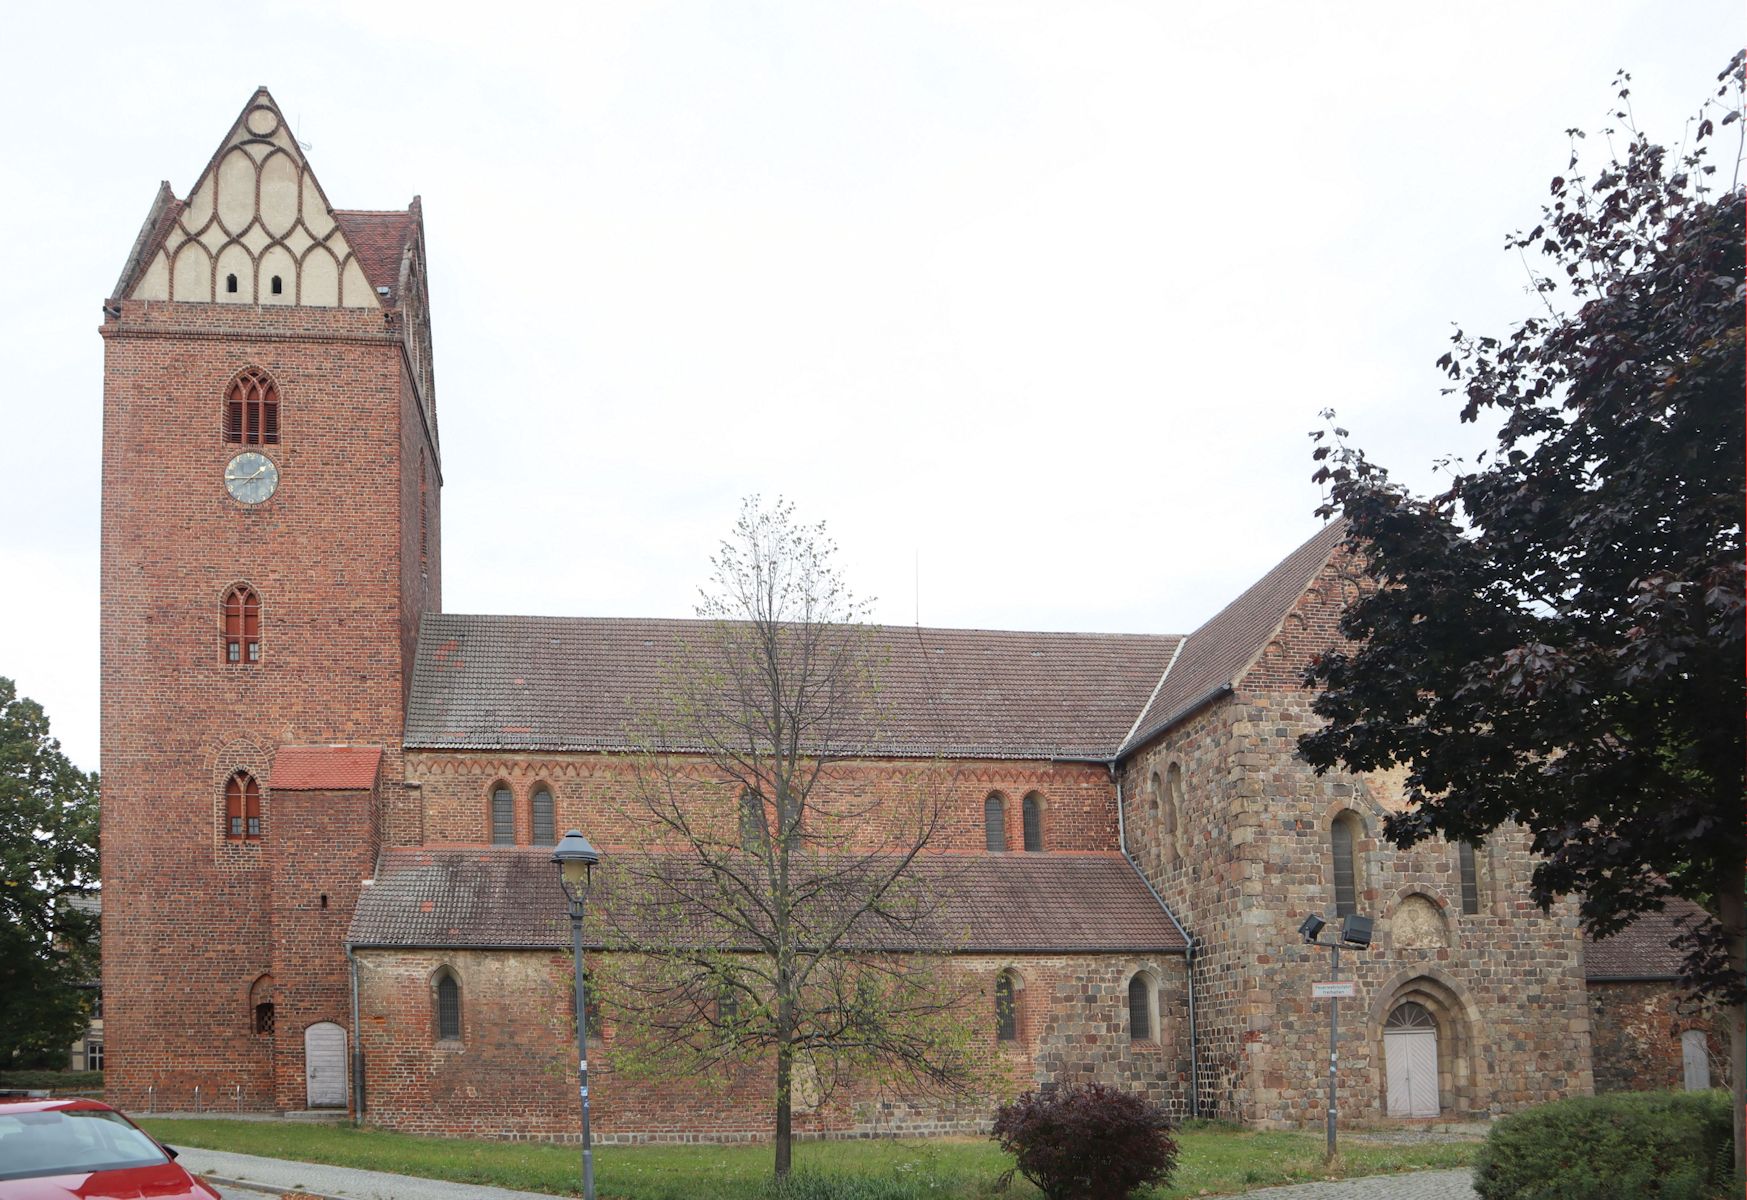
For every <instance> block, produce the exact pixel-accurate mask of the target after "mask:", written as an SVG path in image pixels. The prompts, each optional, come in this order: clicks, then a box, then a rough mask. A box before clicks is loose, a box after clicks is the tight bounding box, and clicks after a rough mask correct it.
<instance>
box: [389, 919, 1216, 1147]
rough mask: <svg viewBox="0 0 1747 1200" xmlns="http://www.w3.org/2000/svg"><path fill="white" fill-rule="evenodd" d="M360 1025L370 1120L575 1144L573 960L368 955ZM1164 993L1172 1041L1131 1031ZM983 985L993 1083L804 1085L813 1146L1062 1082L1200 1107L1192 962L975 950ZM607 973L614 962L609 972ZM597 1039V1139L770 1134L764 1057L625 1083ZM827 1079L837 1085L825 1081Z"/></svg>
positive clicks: (978, 1119)
mask: <svg viewBox="0 0 1747 1200" xmlns="http://www.w3.org/2000/svg"><path fill="white" fill-rule="evenodd" d="M358 962H359V996H360V1020H361V1026H362V1029H363V1049H364V1062H365V1079H366V1083H365V1091H364V1096H365V1115H366V1119H367V1120H368V1121H369V1122H371V1123H372V1124H376V1125H381V1126H385V1127H388V1128H393V1129H401V1130H406V1131H410V1132H418V1133H431V1134H449V1135H465V1136H476V1137H494V1138H515V1139H533V1140H557V1141H562V1140H569V1139H572V1138H574V1137H575V1136H576V1130H577V1124H578V1113H577V1079H576V1073H575V1072H574V1071H573V1070H571V1067H572V1066H573V1065H574V1063H575V1058H576V1056H575V1052H574V1046H575V1040H574V1039H575V1024H574V1021H573V1020H572V1018H571V1012H572V1008H571V1006H572V1004H573V999H572V995H571V979H572V964H571V960H570V956H569V955H566V954H553V953H549V952H536V951H469V950H451V951H384V950H361V951H359V953H358ZM444 967H447V968H448V969H449V970H450V971H452V972H453V973H454V975H455V976H456V978H457V979H458V980H459V982H460V987H461V996H462V1037H461V1039H460V1040H459V1041H453V1042H443V1041H439V1040H438V1039H437V1037H436V1030H435V995H434V988H435V982H434V981H435V978H436V974H437V972H438V971H439V970H440V969H442V968H444ZM1143 968H1144V969H1147V970H1149V971H1151V972H1152V973H1153V975H1154V977H1155V978H1156V979H1157V980H1158V981H1159V987H1158V997H1157V1000H1158V1015H1159V1037H1158V1038H1157V1039H1156V1040H1144V1041H1140V1042H1135V1041H1132V1040H1131V1039H1130V1038H1129V1036H1128V981H1129V979H1130V978H1131V977H1132V976H1133V974H1134V973H1135V971H1136V970H1139V969H1143ZM945 969H946V970H949V971H959V972H964V973H965V974H966V975H967V976H968V980H967V981H966V982H967V984H968V988H967V993H966V1000H965V1004H966V1006H967V1007H966V1011H965V1013H964V1019H965V1020H966V1021H968V1022H970V1023H971V1027H972V1029H973V1031H974V1034H973V1036H974V1037H975V1045H976V1054H977V1057H978V1062H979V1067H980V1071H981V1074H980V1075H979V1077H978V1079H977V1080H976V1081H975V1085H974V1087H973V1088H972V1089H971V1090H970V1091H969V1092H968V1093H967V1094H965V1095H963V1096H962V1097H960V1098H959V1099H957V1100H956V1101H953V1100H946V1101H941V1100H927V1099H924V1100H918V1099H916V1098H914V1097H906V1096H904V1095H903V1094H901V1093H898V1092H893V1091H890V1090H882V1089H879V1088H876V1087H871V1086H867V1085H865V1084H858V1083H853V1082H852V1083H851V1084H850V1085H849V1086H847V1087H844V1088H842V1089H840V1090H837V1091H835V1092H833V1091H831V1090H830V1089H829V1088H828V1087H825V1086H822V1085H821V1084H819V1083H818V1082H816V1081H815V1080H810V1079H803V1080H801V1081H800V1085H799V1086H798V1087H797V1090H796V1107H797V1111H796V1114H795V1129H796V1131H797V1133H798V1134H799V1135H801V1136H805V1137H861V1136H874V1135H896V1134H907V1135H926V1134H948V1133H979V1132H982V1131H985V1130H986V1129H987V1127H988V1123H989V1120H990V1118H991V1116H992V1113H993V1109H994V1106H995V1104H996V1103H997V1102H998V1101H999V1100H1000V1099H1002V1098H1004V1097H1007V1096H1010V1095H1013V1094H1016V1093H1017V1092H1019V1091H1021V1090H1024V1089H1026V1088H1030V1087H1036V1086H1040V1085H1043V1084H1048V1083H1084V1082H1092V1081H1098V1082H1103V1083H1109V1084H1114V1085H1117V1086H1120V1087H1122V1088H1123V1089H1124V1090H1128V1091H1137V1092H1140V1093H1142V1094H1145V1095H1147V1096H1149V1097H1151V1098H1152V1099H1154V1100H1157V1101H1159V1102H1161V1103H1164V1104H1166V1105H1167V1106H1169V1107H1170V1108H1171V1109H1172V1110H1173V1111H1174V1112H1176V1113H1177V1114H1178V1115H1181V1114H1182V1113H1183V1112H1184V1111H1185V1107H1186V1089H1187V1080H1188V1071H1189V1064H1188V1037H1187V1029H1186V1001H1187V996H1186V990H1185V986H1184V978H1183V968H1182V963H1181V960H1180V959H1177V958H1174V957H1162V958H1161V957H1148V956H1138V957H1135V958H1127V957H1123V956H1119V955H1086V956H1042V955H1038V956H1010V957H1000V956H985V955H978V956H963V957H959V958H955V959H953V960H951V962H950V963H949V965H948V966H947V967H946V968H945ZM604 970H605V971H610V970H611V966H610V964H609V965H607V966H606V967H605V968H604ZM1002 971H1011V972H1013V973H1014V974H1015V975H1016V976H1017V978H1018V981H1019V984H1020V986H1019V989H1018V992H1017V1002H1016V1009H1017V1018H1018V1021H1017V1025H1018V1030H1017V1032H1018V1037H1017V1038H1016V1039H1015V1040H1014V1041H1012V1042H1006V1043H1002V1042H998V1041H997V1040H996V1038H995V1024H994V1018H995V1006H994V983H995V978H996V976H997V975H998V974H999V973H1000V972H1002ZM601 1023H602V1028H601V1030H600V1036H599V1037H598V1039H597V1038H595V1037H592V1036H591V1039H590V1049H589V1059H590V1063H589V1066H590V1090H591V1106H592V1112H591V1115H592V1118H593V1122H594V1125H593V1129H594V1132H595V1134H596V1136H597V1137H598V1138H599V1139H600V1140H601V1141H603V1142H605V1143H609V1144H610V1143H614V1142H642V1141H744V1140H759V1139H763V1138H767V1137H768V1136H769V1135H770V1130H771V1128H772V1125H773V1107H772V1101H771V1097H770V1092H771V1089H772V1081H773V1078H774V1071H773V1068H772V1066H771V1063H770V1061H769V1060H768V1058H765V1057H754V1058H752V1059H750V1060H749V1061H746V1062H743V1063H741V1064H739V1065H738V1066H737V1067H734V1068H723V1069H721V1070H718V1071H717V1072H715V1073H714V1074H713V1075H712V1076H711V1077H709V1078H704V1079H699V1078H672V1077H666V1078H663V1077H655V1078H650V1077H646V1076H645V1075H643V1074H639V1075H637V1076H635V1077H625V1076H623V1075H621V1074H620V1073H619V1072H617V1071H616V1070H615V1068H614V1047H615V1043H616V1042H617V1041H618V1040H619V1039H620V1038H621V1037H622V1036H624V1031H623V1030H622V1029H621V1028H620V1027H619V1025H618V1022H617V1021H616V1019H615V1017H614V1015H613V1013H612V1010H611V1007H610V1005H609V1006H608V1007H607V1009H606V1011H605V1012H604V1013H603V1014H602V1019H601ZM826 1082H828V1081H826Z"/></svg>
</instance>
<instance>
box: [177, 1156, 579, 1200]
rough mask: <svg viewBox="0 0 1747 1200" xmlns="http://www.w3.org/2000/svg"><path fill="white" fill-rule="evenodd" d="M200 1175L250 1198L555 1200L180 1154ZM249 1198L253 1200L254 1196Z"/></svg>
mask: <svg viewBox="0 0 1747 1200" xmlns="http://www.w3.org/2000/svg"><path fill="white" fill-rule="evenodd" d="M176 1161H177V1162H179V1163H181V1164H182V1165H183V1166H184V1167H187V1168H188V1169H189V1170H190V1171H193V1172H194V1173H195V1174H196V1175H205V1176H207V1177H208V1178H210V1179H211V1180H212V1182H213V1183H215V1184H217V1185H218V1187H219V1188H220V1189H221V1190H223V1191H224V1192H225V1194H226V1196H231V1195H233V1194H234V1195H241V1196H245V1197H247V1196H248V1191H247V1190H243V1191H240V1192H238V1191H235V1190H234V1189H233V1188H232V1186H231V1185H237V1187H240V1188H241V1189H255V1190H261V1191H266V1192H268V1193H269V1194H271V1195H273V1196H277V1195H278V1194H279V1193H280V1192H310V1193H313V1194H314V1195H317V1196H326V1197H334V1198H335V1200H552V1198H551V1196H550V1195H548V1194H547V1193H545V1192H512V1191H510V1190H509V1189H507V1188H494V1187H485V1186H483V1185H481V1184H477V1183H449V1182H447V1181H445V1180H441V1179H415V1178H414V1177H413V1176H411V1175H391V1174H389V1173H388V1172H387V1171H361V1170H358V1169H357V1168H355V1167H330V1166H327V1165H325V1164H323V1163H305V1162H291V1161H289V1160H287V1159H283V1158H262V1157H261V1156H260V1155H256V1154H231V1153H228V1152H226V1151H223V1150H199V1149H195V1148H193V1147H189V1148H188V1149H186V1150H182V1152H181V1157H180V1158H178V1159H177V1160H176ZM249 1200H253V1198H252V1197H250V1198H249Z"/></svg>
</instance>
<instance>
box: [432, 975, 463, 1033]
mask: <svg viewBox="0 0 1747 1200" xmlns="http://www.w3.org/2000/svg"><path fill="white" fill-rule="evenodd" d="M437 1040H438V1041H439V1042H458V1041H460V1040H461V985H460V984H459V983H456V982H455V977H454V976H453V975H451V974H450V973H449V972H448V971H444V972H443V975H442V978H440V979H438V980H437Z"/></svg>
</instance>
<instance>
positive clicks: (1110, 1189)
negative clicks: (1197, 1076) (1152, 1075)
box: [994, 1083, 1177, 1200]
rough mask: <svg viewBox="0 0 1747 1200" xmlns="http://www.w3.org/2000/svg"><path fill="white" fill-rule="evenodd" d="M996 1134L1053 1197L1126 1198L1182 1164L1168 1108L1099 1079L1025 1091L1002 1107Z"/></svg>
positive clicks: (1163, 1180) (1023, 1172)
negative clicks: (1052, 1088)
mask: <svg viewBox="0 0 1747 1200" xmlns="http://www.w3.org/2000/svg"><path fill="white" fill-rule="evenodd" d="M994 1136H995V1140H996V1141H997V1142H999V1143H1000V1145H1001V1149H1003V1150H1005V1151H1006V1152H1007V1153H1009V1154H1011V1155H1012V1156H1013V1157H1014V1159H1015V1160H1016V1163H1017V1165H1016V1167H1015V1169H1016V1170H1017V1171H1018V1172H1019V1173H1020V1174H1021V1175H1023V1176H1025V1178H1027V1179H1029V1180H1031V1182H1032V1183H1034V1184H1036V1185H1037V1188H1038V1190H1039V1191H1041V1192H1042V1193H1043V1194H1044V1195H1045V1196H1046V1197H1048V1200H1124V1197H1126V1196H1128V1195H1130V1194H1131V1193H1133V1192H1134V1190H1135V1189H1136V1188H1141V1187H1146V1186H1148V1185H1150V1184H1166V1183H1169V1182H1170V1179H1171V1172H1172V1171H1174V1170H1175V1169H1176V1166H1177V1143H1176V1141H1175V1140H1174V1139H1173V1138H1172V1137H1171V1122H1170V1119H1169V1118H1168V1117H1166V1115H1165V1110H1164V1109H1163V1108H1160V1107H1159V1106H1158V1105H1156V1104H1150V1103H1148V1102H1147V1101H1145V1100H1143V1099H1141V1098H1140V1097H1139V1096H1131V1095H1129V1094H1128V1093H1127V1092H1119V1091H1117V1090H1116V1089H1115V1088H1110V1087H1105V1086H1104V1085H1103V1084H1101V1083H1093V1084H1088V1085H1087V1086H1085V1087H1064V1088H1056V1089H1055V1090H1053V1091H1051V1092H1049V1093H1048V1094H1044V1093H1041V1092H1026V1093H1025V1094H1024V1095H1023V1096H1021V1097H1019V1099H1017V1100H1015V1101H1013V1102H1012V1103H1011V1104H1003V1105H1002V1106H1001V1107H1000V1108H999V1109H997V1110H996V1112H995V1128H994ZM1008 1174H1009V1175H1011V1174H1012V1172H1008Z"/></svg>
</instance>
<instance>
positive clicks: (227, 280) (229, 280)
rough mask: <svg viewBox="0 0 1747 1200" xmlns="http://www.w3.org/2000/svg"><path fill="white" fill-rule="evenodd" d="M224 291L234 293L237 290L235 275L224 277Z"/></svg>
mask: <svg viewBox="0 0 1747 1200" xmlns="http://www.w3.org/2000/svg"><path fill="white" fill-rule="evenodd" d="M224 290H225V291H227V292H234V291H236V290H237V277H236V276H235V275H226V276H225V277H224Z"/></svg>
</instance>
